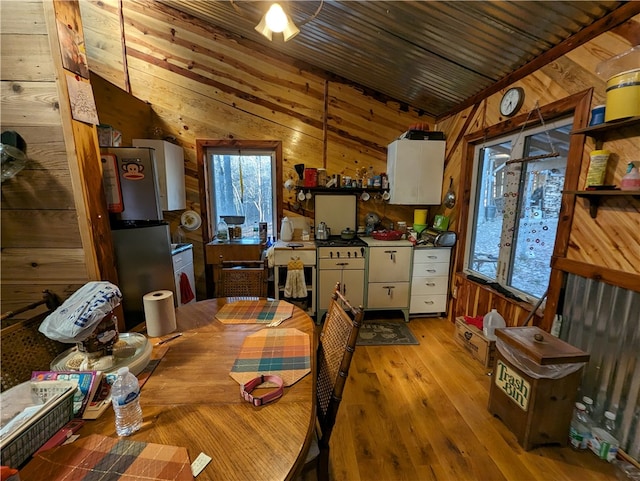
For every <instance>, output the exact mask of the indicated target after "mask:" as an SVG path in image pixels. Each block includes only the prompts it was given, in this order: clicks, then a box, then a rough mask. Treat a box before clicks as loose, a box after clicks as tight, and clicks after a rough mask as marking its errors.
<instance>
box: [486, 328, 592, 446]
mask: <svg viewBox="0 0 640 481" xmlns="http://www.w3.org/2000/svg"><path fill="white" fill-rule="evenodd" d="M495 332H496V337H497V339H496V348H497V358H496V365H495V369H494V371H493V379H492V382H491V389H490V392H489V412H490V413H491V414H493V415H494V416H497V417H498V418H500V419H501V420H502V422H503V423H504V424H505V425H506V426H507V427H508V428H509V429H510V430H511V432H513V433H514V434H515V435H516V438H517V439H518V443H519V444H520V445H521V446H522V447H523V448H524V449H525V450H529V449H532V448H534V447H536V446H540V445H544V444H559V445H562V446H564V445H566V444H567V440H568V436H569V425H570V423H571V416H572V413H573V406H574V403H575V400H576V395H577V392H578V387H579V386H580V382H581V378H582V370H583V368H584V366H585V365H586V363H587V361H588V360H589V354H588V353H586V352H584V351H582V350H580V349H578V348H576V347H574V346H572V345H570V344H568V343H566V342H564V341H562V340H560V339H558V338H556V337H554V336H552V335H551V334H549V333H548V332H545V331H543V330H542V329H539V328H538V327H505V328H500V329H496V331H495Z"/></svg>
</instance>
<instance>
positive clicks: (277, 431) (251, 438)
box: [80, 298, 316, 481]
mask: <svg viewBox="0 0 640 481" xmlns="http://www.w3.org/2000/svg"><path fill="white" fill-rule="evenodd" d="M232 299H233V298H229V299H226V298H220V299H209V300H205V301H199V302H195V303H191V304H186V305H183V306H181V307H179V308H178V309H177V310H176V318H177V326H178V329H177V332H180V333H182V335H181V336H180V337H177V338H175V339H172V340H170V341H168V342H166V343H164V344H162V345H160V346H155V344H156V343H157V342H158V341H159V339H154V338H151V339H150V341H151V342H152V343H153V344H154V348H153V349H154V353H153V354H152V359H153V358H154V357H156V358H157V357H160V356H161V360H160V362H159V363H158V365H157V366H156V367H155V369H154V371H153V372H152V374H151V375H150V377H149V378H148V379H147V381H146V382H145V383H144V385H143V388H142V391H141V394H140V400H141V406H142V413H143V417H144V421H143V425H142V428H141V429H140V430H139V431H138V432H136V433H134V434H132V435H131V436H129V437H128V438H126V439H130V440H133V441H144V442H147V443H157V444H166V445H173V446H182V447H185V448H186V449H187V451H188V454H189V458H190V461H191V462H193V461H194V460H195V459H196V458H197V457H198V455H199V454H200V453H204V454H206V455H207V456H210V457H211V458H212V459H211V461H210V462H209V464H208V465H207V466H206V467H205V468H204V470H203V471H202V472H201V473H200V474H199V475H198V477H197V478H196V479H197V480H198V481H203V480H211V481H222V480H224V481H231V480H247V481H256V480H261V481H268V480H288V479H293V478H294V477H295V476H296V475H297V473H298V472H299V470H300V469H301V468H302V466H303V464H304V461H305V457H306V455H307V451H308V448H309V445H310V443H311V439H312V436H313V431H314V428H315V401H314V399H315V392H314V389H315V387H314V386H315V382H314V379H315V370H316V366H315V351H316V335H315V329H314V326H315V324H314V322H313V320H312V319H311V318H310V317H309V316H308V315H307V314H306V313H305V312H304V311H303V310H301V309H300V308H298V307H296V306H294V308H293V315H292V317H290V318H289V319H287V320H285V321H283V322H282V324H281V325H280V326H279V327H281V328H296V329H298V330H300V331H302V332H305V333H307V334H308V335H309V343H310V348H311V349H310V352H311V356H310V358H311V372H310V373H309V374H307V375H306V376H304V377H303V378H302V379H300V380H299V381H297V382H296V383H295V384H293V385H291V386H289V387H285V388H284V394H283V396H282V397H281V398H279V399H277V400H276V401H274V402H271V403H269V404H266V405H264V406H260V407H255V406H253V405H252V404H250V403H248V402H247V401H245V400H244V399H242V397H241V395H240V385H239V384H238V382H236V381H235V380H234V379H233V378H232V377H231V376H230V374H229V373H230V371H231V368H232V366H233V364H234V361H235V360H236V357H237V356H238V353H239V351H240V349H241V347H242V345H243V341H244V339H245V338H246V336H248V335H250V334H252V333H255V332H257V331H260V330H261V329H271V328H269V327H266V325H265V324H264V323H250V324H223V323H221V322H220V321H218V320H217V319H216V317H215V316H216V313H217V312H218V310H219V309H220V308H221V307H222V306H223V305H224V304H225V303H226V302H227V300H229V301H231V300H232ZM174 334H175V333H174ZM170 337H171V335H167V336H164V338H170ZM165 350H166V352H165ZM271 390H272V389H271V388H269V389H263V390H262V391H263V392H264V393H266V392H269V391H271ZM254 394H257V395H260V394H261V392H260V390H256V391H255V392H254ZM92 433H94V434H102V435H106V436H111V437H117V436H116V433H115V425H114V415H113V410H112V409H108V410H107V411H106V412H105V413H104V414H103V415H102V416H101V417H100V418H99V419H98V420H96V421H87V422H86V424H85V425H84V427H83V428H82V429H81V431H80V434H81V435H83V434H92Z"/></svg>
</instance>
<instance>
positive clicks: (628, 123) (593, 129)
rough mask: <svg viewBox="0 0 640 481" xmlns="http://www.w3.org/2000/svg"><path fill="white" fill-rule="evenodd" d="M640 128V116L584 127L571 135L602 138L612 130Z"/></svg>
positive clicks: (573, 131)
mask: <svg viewBox="0 0 640 481" xmlns="http://www.w3.org/2000/svg"><path fill="white" fill-rule="evenodd" d="M634 126H640V116H638V117H629V118H627V119H622V120H612V121H610V122H605V123H603V124H598V125H592V126H590V127H584V128H582V129H576V130H572V131H571V134H572V135H574V134H585V135H588V136H589V137H594V138H595V137H602V136H604V135H605V134H607V133H608V132H611V131H612V130H618V129H622V128H625V127H634Z"/></svg>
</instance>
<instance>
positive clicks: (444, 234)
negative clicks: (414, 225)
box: [416, 228, 458, 247]
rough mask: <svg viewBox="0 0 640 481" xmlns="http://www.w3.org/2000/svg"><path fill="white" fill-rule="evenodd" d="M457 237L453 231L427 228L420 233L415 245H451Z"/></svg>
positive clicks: (454, 243)
mask: <svg viewBox="0 0 640 481" xmlns="http://www.w3.org/2000/svg"><path fill="white" fill-rule="evenodd" d="M457 239H458V236H457V234H456V233H455V232H453V231H449V230H438V229H434V228H428V229H425V230H423V231H422V232H421V233H420V236H419V238H418V241H417V242H416V246H429V247H430V246H434V247H453V246H454V245H456V241H457Z"/></svg>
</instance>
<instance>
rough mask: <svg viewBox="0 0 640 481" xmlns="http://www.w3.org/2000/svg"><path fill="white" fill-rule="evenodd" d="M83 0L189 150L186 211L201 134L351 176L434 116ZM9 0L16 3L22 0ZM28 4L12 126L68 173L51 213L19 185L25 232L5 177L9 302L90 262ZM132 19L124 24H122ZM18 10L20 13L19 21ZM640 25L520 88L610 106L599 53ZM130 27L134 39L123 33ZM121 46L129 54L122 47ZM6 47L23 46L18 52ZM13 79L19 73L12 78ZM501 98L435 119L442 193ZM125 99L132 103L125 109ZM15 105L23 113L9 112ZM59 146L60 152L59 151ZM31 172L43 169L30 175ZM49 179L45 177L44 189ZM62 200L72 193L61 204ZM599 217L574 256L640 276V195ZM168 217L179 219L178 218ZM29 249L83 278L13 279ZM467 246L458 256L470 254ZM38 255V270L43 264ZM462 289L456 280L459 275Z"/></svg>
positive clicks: (164, 10)
mask: <svg viewBox="0 0 640 481" xmlns="http://www.w3.org/2000/svg"><path fill="white" fill-rule="evenodd" d="M80 3H81V12H82V18H83V23H84V31H85V39H86V43H87V52H88V56H89V64H90V68H91V70H92V71H93V72H95V73H97V74H98V75H100V76H101V77H103V78H104V79H106V80H107V81H108V82H110V83H112V84H114V85H116V86H118V87H120V88H122V89H124V90H126V91H129V90H130V92H131V94H133V95H134V96H135V97H137V98H138V99H140V100H142V101H144V102H148V103H149V104H150V105H151V108H152V110H153V114H154V115H155V118H154V119H153V120H152V121H151V123H150V124H149V125H147V126H146V131H147V134H148V135H147V136H155V135H157V133H158V129H159V130H160V131H161V135H164V136H172V137H175V138H176V139H177V140H178V142H179V143H180V144H181V145H182V147H183V148H184V149H185V154H186V167H185V168H186V173H187V179H186V183H187V192H188V193H187V195H188V208H189V209H193V210H196V211H199V210H200V206H199V196H198V191H199V182H200V179H198V178H197V167H196V160H195V139H200V138H212V139H231V138H234V139H247V140H270V139H282V140H283V142H284V144H283V145H284V157H285V166H284V168H285V178H286V177H289V176H293V175H295V174H294V172H293V167H292V166H293V165H294V164H296V163H299V162H302V163H305V165H307V166H310V167H325V168H327V170H328V171H329V173H341V174H347V175H353V174H354V172H355V169H356V168H357V167H360V166H364V167H367V166H368V165H372V166H373V167H374V169H375V170H376V171H378V172H381V171H384V169H385V167H386V158H385V152H386V145H387V144H388V143H389V142H390V141H392V140H393V139H394V138H396V137H397V136H398V135H399V134H400V133H402V132H403V131H405V130H406V128H407V126H408V125H410V124H412V123H415V122H416V121H422V122H427V123H429V124H430V125H432V126H433V125H434V121H433V119H428V118H424V117H420V116H419V115H418V111H417V110H416V109H412V108H406V106H403V105H400V104H399V103H397V102H392V101H387V102H382V101H380V100H379V99H374V98H372V97H369V96H367V95H365V94H364V93H363V90H362V89H360V88H359V87H358V86H357V85H349V84H347V83H341V82H336V81H335V80H334V79H332V77H330V76H325V75H322V73H321V72H318V71H317V70H315V69H313V68H305V67H302V66H300V63H299V62H298V63H296V62H293V61H291V60H290V59H288V58H286V57H284V56H281V55H273V52H271V51H270V50H268V49H266V48H264V47H261V46H258V45H255V44H252V43H251V42H248V41H246V40H245V39H242V38H240V37H238V36H235V35H232V34H229V33H227V32H224V31H221V30H219V29H215V28H212V27H210V26H206V25H204V24H202V22H200V21H198V20H195V19H193V18H190V17H187V16H184V15H176V13H175V12H174V11H173V10H171V9H170V8H168V7H165V6H162V5H161V4H159V3H157V2H151V1H148V0H131V1H127V2H123V8H124V11H122V12H121V11H120V10H119V5H120V2H118V1H117V0H102V1H99V2H98V1H91V2H80ZM12 5H13V6H14V7H15V4H13V3H12ZM20 5H23V7H21V8H24V9H30V10H29V11H26V12H25V14H24V15H11V16H7V15H4V13H5V12H4V11H3V15H2V22H3V23H2V27H3V29H2V34H3V37H2V40H3V44H2V60H3V62H2V79H3V82H2V96H3V112H2V124H3V130H4V129H5V128H6V127H5V126H7V127H9V126H12V125H13V126H16V127H21V129H22V131H23V132H25V133H26V132H33V133H32V134H29V135H28V136H29V138H27V137H26V136H25V138H27V142H29V144H30V145H36V144H38V143H41V144H43V145H42V149H43V154H42V155H40V154H38V156H37V157H36V156H33V157H34V158H36V159H37V158H40V159H43V160H42V161H41V162H43V163H42V164H36V165H34V166H33V167H32V170H34V171H37V170H45V171H46V172H45V173H44V175H45V176H46V177H47V179H50V178H51V177H49V176H54V174H55V173H54V172H51V171H52V170H55V169H54V167H55V165H58V168H59V170H60V172H57V174H58V177H60V179H56V183H54V184H53V185H59V186H61V187H60V190H61V191H62V192H63V193H64V195H62V196H61V197H60V200H59V202H61V203H62V205H63V206H64V207H62V208H58V209H55V210H51V211H50V212H49V210H50V209H42V206H43V201H42V200H40V201H39V202H38V197H39V196H37V195H35V194H34V193H33V189H32V188H28V187H27V186H25V187H24V189H20V190H27V191H29V190H30V189H31V190H30V191H31V192H32V193H31V195H30V196H29V198H28V200H29V201H30V202H31V203H32V204H31V205H32V207H30V209H29V210H30V211H31V210H33V212H29V214H30V215H29V218H30V219H31V220H30V221H29V222H30V223H33V225H30V227H24V222H23V221H22V220H21V218H22V217H23V215H22V214H23V213H22V212H19V213H16V212H15V211H16V210H22V211H24V210H25V209H24V208H22V209H16V208H15V205H16V202H18V201H21V200H22V199H16V197H22V196H24V195H25V194H23V193H22V192H21V193H20V194H19V195H18V194H16V193H14V195H13V199H12V200H11V202H9V199H10V198H11V195H9V194H10V191H11V189H10V188H8V185H9V183H6V186H7V188H5V185H3V187H2V194H3V198H2V221H3V229H2V260H3V280H2V292H3V294H2V300H3V303H4V301H5V299H9V298H11V297H13V299H17V298H18V296H19V291H20V290H23V291H24V290H29V291H33V290H34V287H33V286H34V285H35V286H36V287H35V290H38V289H39V284H42V285H44V284H47V285H50V282H57V283H59V284H60V285H65V286H67V289H71V290H73V289H74V287H73V286H74V284H69V282H67V279H68V278H73V279H74V280H77V279H78V277H77V276H78V273H79V272H81V271H82V270H83V260H82V256H81V255H80V253H78V248H79V242H78V234H77V232H74V229H76V230H77V229H78V228H77V224H76V225H74V223H73V216H74V213H73V202H70V201H69V197H68V196H69V193H70V188H69V187H68V186H67V187H65V182H67V183H69V180H68V178H69V177H68V175H66V174H65V172H64V170H65V168H64V167H65V166H64V162H65V158H64V151H65V148H64V146H63V145H62V144H61V142H62V137H61V136H60V133H59V132H58V134H56V133H55V129H54V128H53V127H54V126H55V123H56V122H55V115H54V113H52V112H51V110H52V109H51V105H55V95H56V94H55V88H52V87H51V85H49V84H50V83H52V82H53V78H52V77H51V74H50V73H49V74H48V75H49V76H47V72H46V59H47V56H48V55H47V51H46V48H48V43H47V41H45V40H44V38H41V37H38V35H45V34H46V29H40V30H41V32H40V33H38V28H37V27H38V18H41V13H39V10H41V6H40V2H38V1H34V2H21V3H20ZM31 10H35V12H32V11H31ZM34 15H35V16H34ZM121 16H122V18H123V19H124V22H122V23H121V22H120V17H121ZM12 18H13V19H14V20H10V19H12ZM25 19H29V20H28V21H27V20H25ZM33 19H35V21H34V20H33ZM20 24H22V25H23V26H24V28H23V29H22V31H20V30H16V29H19V28H20V27H19V26H20ZM639 24H640V18H638V17H634V18H633V19H632V20H631V21H629V22H626V23H625V24H623V25H620V26H619V27H616V28H614V29H612V30H611V31H609V32H607V33H605V34H603V35H601V36H599V37H597V38H596V39H594V40H592V41H590V42H589V43H587V44H585V45H584V46H581V47H579V48H577V49H575V50H573V51H571V52H569V53H568V54H566V55H565V56H563V57H561V58H560V59H558V60H555V61H553V62H550V63H549V64H548V65H546V66H545V67H543V68H541V69H539V70H538V71H536V72H534V73H533V74H531V75H529V76H528V77H526V78H524V79H522V80H520V81H518V82H516V83H515V84H514V85H520V86H522V87H524V88H525V91H526V99H525V104H524V106H523V111H527V110H531V109H532V108H533V107H534V106H535V103H536V102H538V103H539V104H540V105H545V104H547V103H550V102H553V101H555V100H558V99H561V98H564V97H566V96H568V95H571V94H573V93H576V92H580V91H583V90H585V89H587V88H589V87H594V96H593V101H592V103H593V105H597V104H600V103H604V100H605V93H604V87H605V82H604V80H602V79H600V78H598V77H597V76H596V75H595V73H594V70H595V66H596V65H597V63H598V62H600V61H601V60H604V59H606V58H609V57H611V56H612V55H616V54H618V53H620V52H622V51H624V50H626V49H628V48H629V47H630V46H632V45H635V44H638V33H637V32H638V31H640V29H639V28H638V27H639ZM121 29H122V30H123V31H124V38H123V37H122V36H121V34H120V30H121ZM21 32H22V33H21ZM25 32H28V34H29V35H30V36H33V38H29V39H28V40H29V41H24V40H26V39H25V38H24V37H20V35H24V34H25ZM124 45H126V55H124V54H123V46H124ZM9 46H11V47H12V48H11V49H9V48H8V47H9ZM41 47H42V48H41ZM20 48H23V49H24V53H20ZM16 49H17V50H16ZM34 49H35V51H34ZM5 52H12V53H10V54H9V53H7V55H11V56H13V57H7V61H5ZM35 52H37V53H35ZM49 53H50V52H49ZM16 56H18V57H20V58H22V57H26V56H29V58H31V59H33V60H34V61H33V62H30V64H32V65H33V66H34V67H33V68H32V69H30V70H31V71H29V70H25V69H24V66H23V65H17V66H16V63H15V60H19V58H18V59H16V58H15V57H16ZM38 59H43V61H42V62H41V61H38ZM11 60H14V62H11ZM42 65H44V66H45V67H42ZM11 66H12V67H11ZM11 68H13V70H10V69H11ZM12 76H13V77H15V78H13V79H12ZM21 79H24V80H25V81H29V82H30V83H29V92H28V94H29V96H30V97H31V98H32V99H37V102H36V105H38V102H39V103H40V104H41V105H42V104H44V106H45V108H42V109H40V110H39V111H38V112H37V113H38V115H37V117H34V118H31V119H30V120H28V121H25V120H24V118H21V117H20V113H21V112H25V111H29V110H28V109H27V107H29V108H33V102H31V103H29V104H28V105H26V104H24V103H22V104H21V103H16V102H18V101H19V100H20V99H22V100H20V101H21V102H24V98H25V95H26V94H25V93H23V94H21V95H19V96H18V95H17V93H16V90H18V91H20V89H19V88H18V89H17V88H16V87H15V85H16V81H18V80H21ZM23 92H24V91H23ZM102 93H103V91H102V89H101V88H100V86H98V87H97V92H95V95H96V97H98V98H99V97H100V96H101V94H102ZM500 95H501V94H495V95H492V96H490V97H489V98H487V99H485V100H484V101H482V102H480V103H479V104H477V105H474V106H472V107H470V108H468V109H467V110H465V111H463V112H461V113H459V114H457V115H455V116H452V117H450V118H447V119H444V120H442V121H441V122H439V123H438V125H436V126H435V128H437V129H438V130H443V131H444V132H445V133H446V135H447V139H448V141H447V165H446V170H445V176H444V179H443V187H444V190H443V191H446V188H447V187H448V179H449V177H450V176H452V177H453V178H454V188H455V189H456V191H457V192H459V191H460V188H461V186H460V185H458V172H460V169H461V165H462V161H463V159H462V155H463V152H464V150H465V149H464V142H462V141H461V139H462V138H463V137H464V135H465V134H467V133H470V132H474V131H477V130H479V129H481V128H485V127H489V126H491V125H494V124H496V123H499V122H500V121H501V120H503V119H501V118H500V117H499V115H498V103H499V100H500ZM41 99H44V101H43V100H41ZM5 100H6V102H5ZM9 100H11V101H12V102H13V108H12V109H5V104H6V105H11V104H9V103H8V101H9ZM115 107H116V109H122V108H124V107H125V106H124V105H117V106H115ZM9 113H12V114H13V115H12V116H9ZM10 119H12V120H11V122H9V120H10ZM45 132H46V135H45ZM21 133H22V132H21ZM23 135H24V133H23ZM325 139H326V140H325ZM38 141H40V142H38ZM56 142H57V149H56V148H53V146H54V145H56ZM637 145H638V138H637V137H634V138H630V139H626V140H616V141H614V142H610V143H608V144H607V147H608V148H609V149H610V150H612V151H613V152H615V153H616V154H617V155H616V156H614V158H617V160H616V162H614V163H613V164H612V166H611V167H610V169H609V172H608V178H610V179H611V181H612V182H619V179H620V178H621V176H622V175H623V174H624V167H625V165H626V161H627V160H630V159H633V158H636V159H637V154H638V148H637ZM592 148H593V143H592V142H591V141H590V140H587V143H586V145H585V147H584V152H585V158H586V155H587V153H588V151H589V150H591V149H592ZM325 151H326V157H325V154H324V152H325ZM30 153H31V152H30ZM44 159H46V163H44ZM36 166H37V167H38V168H36ZM586 168H587V163H586V162H585V163H584V165H583V168H582V173H581V179H580V180H581V183H582V184H583V183H584V179H585V177H586ZM33 175H38V174H37V173H36V172H33ZM50 184H51V183H50V182H48V181H47V184H46V185H47V186H49V185H50ZM30 185H31V184H30ZM5 190H6V191H7V194H5ZM65 195H66V196H67V197H66V198H67V201H65V200H64V198H65V197H64V196H65ZM283 195H284V198H285V202H287V201H289V202H290V203H291V204H294V203H295V201H294V199H293V197H292V196H291V194H289V193H287V192H286V191H284V190H283ZM54 197H56V198H58V196H54ZM22 205H23V204H22V203H21V204H20V206H21V207H22ZM47 205H49V203H47ZM5 207H6V208H7V211H6V213H5ZM369 211H374V212H377V213H379V214H380V215H386V216H387V217H389V218H390V219H392V220H395V221H397V220H407V221H411V220H412V212H413V208H397V207H392V206H387V207H386V209H385V207H384V206H383V205H375V204H372V203H371V202H369V203H368V204H367V205H360V206H359V214H360V218H361V219H362V217H363V216H364V215H365V214H366V213H367V212H369ZM54 212H55V213H54ZM601 212H602V214H601V215H599V216H598V218H597V219H591V217H590V216H589V214H588V206H587V205H586V204H585V201H583V200H578V201H577V202H576V214H575V219H574V222H573V227H572V231H571V239H570V242H569V247H568V251H567V258H569V259H572V260H576V261H579V262H581V263H587V264H591V263H595V264H596V265H602V266H604V267H607V268H611V269H615V270H620V271H622V272H625V273H629V274H630V275H632V276H633V275H638V267H637V266H638V265H640V253H639V252H638V250H637V249H634V246H637V245H638V244H639V243H640V239H639V238H638V232H640V229H639V228H638V227H640V225H639V221H638V212H639V207H638V203H637V201H629V200H625V201H621V200H616V201H607V202H606V203H605V205H604V207H601ZM436 213H445V214H447V215H449V216H450V217H451V220H452V222H451V227H452V229H454V230H460V229H464V226H462V225H459V223H458V222H457V207H456V208H454V209H451V210H448V209H445V208H444V207H442V208H434V207H432V208H431V209H430V217H431V218H432V217H433V216H434V215H435V214H436ZM603 214H605V215H603ZM169 220H171V221H172V224H173V225H172V227H173V228H175V227H176V226H177V222H178V215H176V216H175V218H172V219H169ZM52 229H53V231H52ZM56 232H59V233H58V234H56ZM5 238H6V241H5ZM74 238H75V240H74ZM189 240H190V241H192V242H194V246H195V257H196V259H195V264H196V275H197V278H198V282H197V284H198V285H197V290H198V294H199V296H202V295H203V293H204V292H205V286H204V253H203V239H201V233H200V232H199V231H196V232H191V233H189ZM19 248H23V249H29V251H31V250H32V249H34V248H48V249H49V250H48V251H38V252H43V253H44V252H46V255H43V258H46V259H48V260H50V262H52V263H54V262H55V263H59V262H61V261H60V259H62V258H63V257H65V254H67V253H69V254H71V255H70V256H66V257H67V258H69V257H71V258H75V259H76V262H75V263H74V262H71V263H69V262H64V266H65V267H64V269H72V270H74V273H73V274H69V275H68V276H64V279H61V278H60V276H59V272H58V273H57V275H51V276H50V279H49V278H48V277H42V276H41V273H38V275H33V270H35V268H34V267H30V268H28V269H22V267H23V265H24V262H23V264H20V262H19V261H15V262H14V263H15V264H16V267H15V268H14V269H13V270H12V271H10V274H11V275H8V273H7V271H6V270H5V269H6V268H7V266H10V265H11V264H5V262H4V261H5V259H9V256H6V249H19ZM52 249H56V250H52ZM60 249H65V250H64V251H63V250H60ZM66 249H69V250H66ZM457 251H458V252H459V253H461V252H462V251H463V249H457ZM14 254H16V255H18V256H19V255H21V252H20V251H14ZM14 257H15V256H11V258H14ZM24 257H25V259H26V256H24ZM29 260H30V259H29ZM36 261H37V259H36ZM36 261H34V262H31V263H30V264H29V266H33V265H34V264H35V265H39V264H38V262H36ZM74 264H75V265H76V267H75V268H74V267H73V266H74ZM53 270H55V269H53ZM25 272H26V273H25ZM34 281H35V282H34ZM10 286H11V287H10ZM452 286H455V284H454V283H452ZM5 293H6V295H5ZM454 294H455V292H454ZM22 297H23V298H24V297H26V296H24V295H23V296H22ZM29 298H30V299H31V297H29ZM16 304H21V303H20V302H16ZM3 310H4V305H3Z"/></svg>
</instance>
